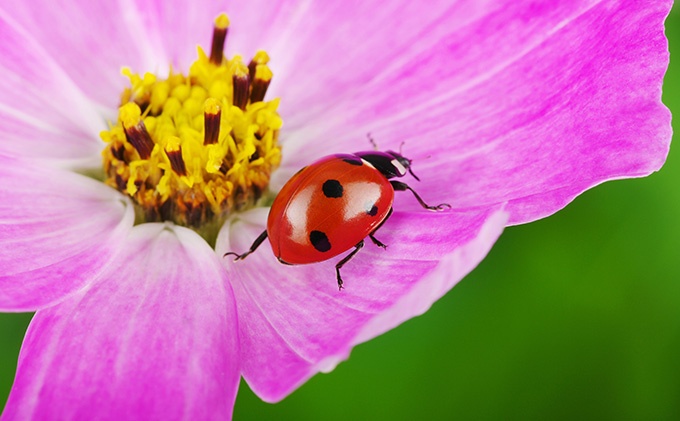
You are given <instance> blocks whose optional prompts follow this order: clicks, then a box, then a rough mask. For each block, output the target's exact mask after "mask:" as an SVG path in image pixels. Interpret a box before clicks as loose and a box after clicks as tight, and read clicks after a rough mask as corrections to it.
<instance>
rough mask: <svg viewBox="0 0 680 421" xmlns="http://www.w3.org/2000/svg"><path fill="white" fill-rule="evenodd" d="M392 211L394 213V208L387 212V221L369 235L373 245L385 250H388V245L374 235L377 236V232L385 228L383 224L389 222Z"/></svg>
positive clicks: (383, 221)
mask: <svg viewBox="0 0 680 421" xmlns="http://www.w3.org/2000/svg"><path fill="white" fill-rule="evenodd" d="M392 211H394V208H390V211H389V212H387V216H386V217H385V219H383V220H382V222H381V223H379V224H378V226H377V227H375V229H374V230H373V231H372V232H371V233H370V234H368V238H370V239H371V241H373V244H375V245H376V246H378V247H382V248H384V249H386V248H387V244H384V243H383V242H382V241H380V240H378V239H377V238H375V236H374V234H375V232H376V231H378V230H379V229H380V227H382V226H383V224H385V222H387V220H388V219H389V217H390V216H392Z"/></svg>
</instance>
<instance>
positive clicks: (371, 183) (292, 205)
mask: <svg viewBox="0 0 680 421" xmlns="http://www.w3.org/2000/svg"><path fill="white" fill-rule="evenodd" d="M407 172H408V173H409V174H411V176H412V177H413V178H415V179H416V180H418V181H420V179H419V178H418V177H416V175H415V174H414V173H413V171H412V170H411V160H410V159H408V158H406V157H404V156H402V155H401V154H400V153H397V152H394V151H386V152H379V151H367V152H356V153H353V154H336V155H330V156H326V157H324V158H321V159H319V160H318V161H316V162H314V163H313V164H310V165H308V166H306V167H304V168H302V169H301V170H299V171H298V172H297V173H296V174H295V175H294V176H293V177H292V178H291V179H290V180H288V182H287V183H286V184H285V185H284V186H283V188H282V189H281V191H280V192H279V194H278V195H277V196H276V198H275V199H274V202H273V204H272V207H271V209H270V211H269V217H268V220H267V229H266V230H265V231H264V232H262V234H260V236H259V237H257V239H256V240H255V241H254V242H253V244H252V246H251V247H250V249H249V250H248V251H246V252H245V253H242V254H238V253H235V252H228V253H225V254H224V257H226V256H228V255H233V256H236V258H235V259H234V260H242V259H245V258H246V257H247V256H248V255H249V254H250V253H252V252H254V251H255V250H256V249H257V248H258V247H259V246H260V244H262V242H263V241H264V240H265V239H267V237H269V242H270V244H271V247H272V250H273V251H274V255H275V256H276V257H277V258H278V259H279V262H281V263H284V264H289V265H299V264H305V263H316V262H322V261H324V260H328V259H330V258H332V257H335V256H337V255H339V254H341V253H344V252H346V251H347V250H350V249H351V248H354V250H352V251H351V252H350V253H349V254H348V255H347V256H345V257H344V258H343V259H342V260H340V261H339V262H338V263H337V264H336V265H335V271H336V277H337V281H338V288H339V289H342V284H343V281H342V277H341V276H340V269H341V268H342V266H343V265H344V264H345V263H347V262H348V261H349V260H350V259H351V258H352V257H354V255H356V254H357V252H359V250H361V248H362V247H363V246H364V239H365V238H366V237H368V238H370V239H371V241H372V242H373V243H374V244H375V245H376V246H378V247H382V248H386V247H387V246H386V245H385V244H383V243H382V242H380V241H379V240H378V239H377V238H375V232H376V231H377V230H378V229H379V228H380V227H381V226H382V225H383V224H384V223H385V221H387V219H388V218H389V217H390V215H391V214H392V202H393V201H394V192H395V191H406V190H409V191H411V193H413V195H414V196H415V198H416V200H417V201H418V203H420V205H421V206H422V207H423V208H425V209H429V210H433V211H438V210H442V209H444V208H447V207H448V208H450V207H451V206H450V205H449V204H447V203H442V204H440V205H437V206H430V205H428V204H427V203H425V201H423V199H422V198H421V197H420V196H419V195H418V193H416V192H415V191H414V190H413V189H412V188H411V187H410V186H408V185H407V184H406V183H402V182H401V181H396V180H391V179H392V178H395V177H403V176H405V175H406V173H407Z"/></svg>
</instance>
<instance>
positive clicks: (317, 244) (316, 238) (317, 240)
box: [309, 231, 331, 252]
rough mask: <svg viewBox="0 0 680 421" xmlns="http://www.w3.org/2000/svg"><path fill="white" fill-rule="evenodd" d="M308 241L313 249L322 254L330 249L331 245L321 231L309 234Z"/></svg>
mask: <svg viewBox="0 0 680 421" xmlns="http://www.w3.org/2000/svg"><path fill="white" fill-rule="evenodd" d="M309 241H310V242H311V243H312V245H313V246H314V248H315V249H317V250H319V251H321V252H324V251H328V250H330V249H331V243H330V241H328V237H327V236H326V234H324V233H323V232H321V231H312V232H310V233H309Z"/></svg>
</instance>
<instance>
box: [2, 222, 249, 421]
mask: <svg viewBox="0 0 680 421" xmlns="http://www.w3.org/2000/svg"><path fill="white" fill-rule="evenodd" d="M236 323H237V320H236V311H235V306H234V302H233V295H232V292H231V289H230V288H229V286H228V285H226V283H225V274H224V271H223V270H222V268H221V267H220V262H219V261H218V259H217V257H216V256H215V254H214V252H213V251H212V250H211V249H210V247H208V245H207V244H206V243H205V241H203V240H202V239H201V238H200V237H198V235H196V234H195V233H194V232H192V231H189V230H187V229H184V228H174V227H172V226H170V225H163V224H144V225H140V226H137V227H135V228H134V230H133V231H132V233H131V236H130V238H129V241H128V243H127V246H126V248H125V250H124V251H123V253H121V254H120V255H119V257H118V259H117V260H116V262H115V263H114V264H113V265H111V266H109V269H108V270H107V271H105V272H104V273H102V275H101V276H100V277H99V278H98V279H97V281H96V282H95V283H94V284H93V285H91V286H90V287H89V288H87V289H86V290H84V291H82V292H80V293H78V294H77V295H75V296H73V297H72V298H71V299H69V300H67V301H65V302H63V303H61V304H60V305H58V306H55V307H51V308H48V309H45V310H40V311H38V312H37V313H36V315H35V318H34V319H33V321H32V322H31V325H30V327H29V330H28V333H27V335H26V339H25V341H24V344H23V347H22V350H21V354H20V356H19V364H18V370H17V376H16V380H15V383H14V386H13V388H12V391H11V394H10V397H9V400H8V402H7V406H6V408H5V413H4V417H6V418H7V419H112V420H113V419H230V418H231V412H232V408H233V404H234V400H235V398H236V392H237V388H238V380H239V370H238V354H237V353H238V337H237V328H236Z"/></svg>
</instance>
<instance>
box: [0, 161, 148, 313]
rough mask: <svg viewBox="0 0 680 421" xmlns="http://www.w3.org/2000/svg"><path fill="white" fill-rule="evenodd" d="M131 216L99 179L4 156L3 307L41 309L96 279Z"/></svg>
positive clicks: (0, 199)
mask: <svg viewBox="0 0 680 421" xmlns="http://www.w3.org/2000/svg"><path fill="white" fill-rule="evenodd" d="M133 220H134V212H133V209H132V207H131V206H130V205H129V204H128V203H127V202H126V201H125V200H124V199H123V197H122V196H121V195H120V194H119V193H118V192H116V191H115V190H113V189H111V188H109V187H107V186H105V185H104V184H102V183H99V182H97V181H94V180H92V179H89V178H86V177H83V176H81V175H77V174H73V173H70V172H66V171H60V170H54V169H48V168H44V167H37V166H32V165H31V164H27V163H25V162H21V161H18V160H15V159H11V158H6V157H2V156H0V267H1V268H2V275H1V276H0V309H2V310H6V311H32V310H36V309H38V308H42V307H44V306H47V305H50V304H51V303H53V302H54V301H56V300H61V299H63V298H64V297H65V296H66V295H68V294H70V293H72V292H74V291H76V290H78V289H80V288H82V287H83V286H84V285H86V284H88V283H89V282H91V281H92V279H93V278H94V277H95V276H97V274H99V273H100V272H101V270H102V269H103V268H104V267H105V266H106V265H107V264H108V263H109V261H110V260H111V257H112V256H113V254H114V253H116V252H117V251H118V250H119V249H120V246H121V244H122V242H123V240H124V238H125V236H126V235H127V232H128V231H129V230H130V228H131V227H132V223H133Z"/></svg>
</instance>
